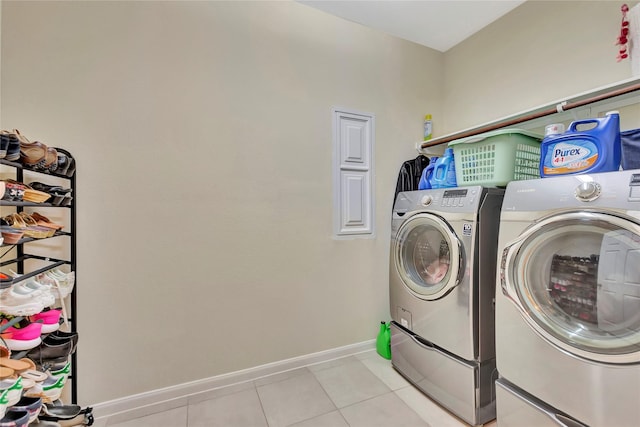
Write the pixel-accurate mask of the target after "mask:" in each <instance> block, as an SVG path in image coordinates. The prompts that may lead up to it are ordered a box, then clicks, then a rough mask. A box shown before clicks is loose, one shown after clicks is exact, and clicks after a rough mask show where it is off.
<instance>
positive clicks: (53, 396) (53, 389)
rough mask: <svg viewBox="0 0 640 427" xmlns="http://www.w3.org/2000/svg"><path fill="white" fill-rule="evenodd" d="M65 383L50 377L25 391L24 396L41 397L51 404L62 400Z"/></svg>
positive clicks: (63, 379)
mask: <svg viewBox="0 0 640 427" xmlns="http://www.w3.org/2000/svg"><path fill="white" fill-rule="evenodd" d="M65 381H66V379H65V378H63V377H60V378H53V377H49V378H47V379H46V380H44V381H43V382H41V383H37V384H36V385H34V386H33V387H31V388H30V389H29V390H27V391H25V392H24V395H25V396H29V397H41V398H42V400H43V401H44V402H45V403H51V402H53V401H54V400H58V399H60V395H61V394H62V389H63V388H64V383H65ZM0 427H2V426H0Z"/></svg>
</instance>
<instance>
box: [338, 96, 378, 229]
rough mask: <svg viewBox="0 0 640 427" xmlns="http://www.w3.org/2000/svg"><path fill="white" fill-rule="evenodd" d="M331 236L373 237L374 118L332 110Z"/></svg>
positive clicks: (366, 114) (364, 114)
mask: <svg viewBox="0 0 640 427" xmlns="http://www.w3.org/2000/svg"><path fill="white" fill-rule="evenodd" d="M333 127H334V141H333V146H334V150H333V152H334V159H333V163H334V164H333V169H334V171H333V175H334V235H335V236H338V237H340V236H350V235H373V231H374V230H373V224H374V211H373V206H374V203H373V164H374V162H373V143H374V117H373V115H372V114H368V113H357V112H353V111H346V110H342V109H334V110H333Z"/></svg>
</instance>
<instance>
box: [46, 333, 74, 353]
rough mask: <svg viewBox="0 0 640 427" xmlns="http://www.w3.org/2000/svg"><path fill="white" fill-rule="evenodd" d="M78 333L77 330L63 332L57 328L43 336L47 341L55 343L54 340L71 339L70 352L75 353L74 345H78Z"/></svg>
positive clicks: (64, 340)
mask: <svg viewBox="0 0 640 427" xmlns="http://www.w3.org/2000/svg"><path fill="white" fill-rule="evenodd" d="M78 337H79V336H78V333H77V332H65V331H61V330H60V329H58V330H57V331H55V332H52V333H50V334H49V335H47V337H46V338H45V339H46V340H47V342H51V343H55V342H60V343H62V342H66V341H71V344H72V347H71V354H73V353H75V351H76V347H77V346H78Z"/></svg>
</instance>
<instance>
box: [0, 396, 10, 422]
mask: <svg viewBox="0 0 640 427" xmlns="http://www.w3.org/2000/svg"><path fill="white" fill-rule="evenodd" d="M8 395H9V390H0V418H2V417H4V414H5V413H6V412H7V406H8V403H9V398H8V397H7V396H8Z"/></svg>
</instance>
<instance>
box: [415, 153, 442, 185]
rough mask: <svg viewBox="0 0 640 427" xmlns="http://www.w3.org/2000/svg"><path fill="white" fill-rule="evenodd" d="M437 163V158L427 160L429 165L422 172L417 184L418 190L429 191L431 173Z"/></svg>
mask: <svg viewBox="0 0 640 427" xmlns="http://www.w3.org/2000/svg"><path fill="white" fill-rule="evenodd" d="M437 161H438V157H436V156H434V157H431V158H430V159H429V165H428V166H427V167H426V168H424V169H423V170H422V176H421V177H420V182H419V183H418V190H429V189H431V177H432V176H433V171H434V169H435V168H436V162H437Z"/></svg>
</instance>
